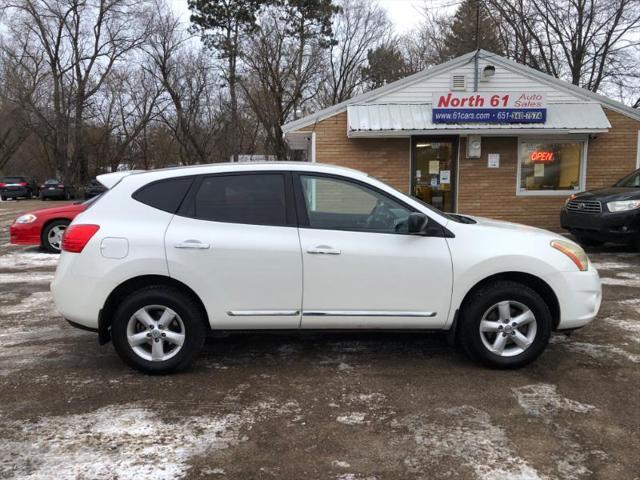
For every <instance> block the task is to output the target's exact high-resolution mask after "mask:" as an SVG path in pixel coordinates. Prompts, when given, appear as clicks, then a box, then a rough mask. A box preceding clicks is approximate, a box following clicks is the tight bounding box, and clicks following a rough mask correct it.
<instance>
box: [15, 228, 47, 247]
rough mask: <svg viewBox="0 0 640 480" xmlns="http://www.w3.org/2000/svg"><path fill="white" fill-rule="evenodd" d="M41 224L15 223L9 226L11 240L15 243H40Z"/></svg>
mask: <svg viewBox="0 0 640 480" xmlns="http://www.w3.org/2000/svg"><path fill="white" fill-rule="evenodd" d="M41 228H42V227H41V225H39V224H35V223H14V224H12V225H11V226H10V227H9V237H10V242H11V243H12V244H14V245H40V232H41Z"/></svg>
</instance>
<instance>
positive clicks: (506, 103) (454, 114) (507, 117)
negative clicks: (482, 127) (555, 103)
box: [432, 92, 547, 123]
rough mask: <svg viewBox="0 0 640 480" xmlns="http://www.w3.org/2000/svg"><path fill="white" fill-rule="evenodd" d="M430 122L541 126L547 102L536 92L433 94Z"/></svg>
mask: <svg viewBox="0 0 640 480" xmlns="http://www.w3.org/2000/svg"><path fill="white" fill-rule="evenodd" d="M434 100H435V101H434V104H433V115H432V121H433V123H544V122H545V121H546V120H547V99H546V96H545V94H544V93H537V92H504V93H478V92H471V93H465V92H447V93H442V94H435V95H434Z"/></svg>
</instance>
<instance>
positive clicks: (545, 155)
mask: <svg viewBox="0 0 640 480" xmlns="http://www.w3.org/2000/svg"><path fill="white" fill-rule="evenodd" d="M531 161H532V162H533V163H550V162H553V152H545V151H540V150H538V151H535V152H531Z"/></svg>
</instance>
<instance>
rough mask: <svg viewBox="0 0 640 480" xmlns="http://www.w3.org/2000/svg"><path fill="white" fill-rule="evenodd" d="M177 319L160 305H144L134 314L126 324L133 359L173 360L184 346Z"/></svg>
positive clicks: (173, 313)
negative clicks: (134, 355)
mask: <svg viewBox="0 0 640 480" xmlns="http://www.w3.org/2000/svg"><path fill="white" fill-rule="evenodd" d="M185 337H186V335H185V327H184V323H183V321H182V319H181V318H180V315H178V314H177V313H176V312H174V311H173V310H171V309H170V308H168V307H165V306H163V305H148V306H146V307H142V308H141V309H139V310H138V311H136V312H135V313H134V314H133V315H132V316H131V318H130V319H129V321H128V323H127V341H128V342H129V346H130V347H131V349H132V350H133V351H134V353H135V354H136V355H138V356H139V357H140V358H142V359H144V360H147V361H150V362H164V361H166V360H169V359H170V358H172V357H174V356H176V355H177V354H178V352H179V351H180V350H181V349H182V346H183V345H184V342H185Z"/></svg>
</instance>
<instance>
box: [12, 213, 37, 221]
mask: <svg viewBox="0 0 640 480" xmlns="http://www.w3.org/2000/svg"><path fill="white" fill-rule="evenodd" d="M36 218H37V217H36V216H35V215H33V214H31V213H27V214H26V215H21V216H19V217H18V218H16V223H33V222H35V221H36Z"/></svg>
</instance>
